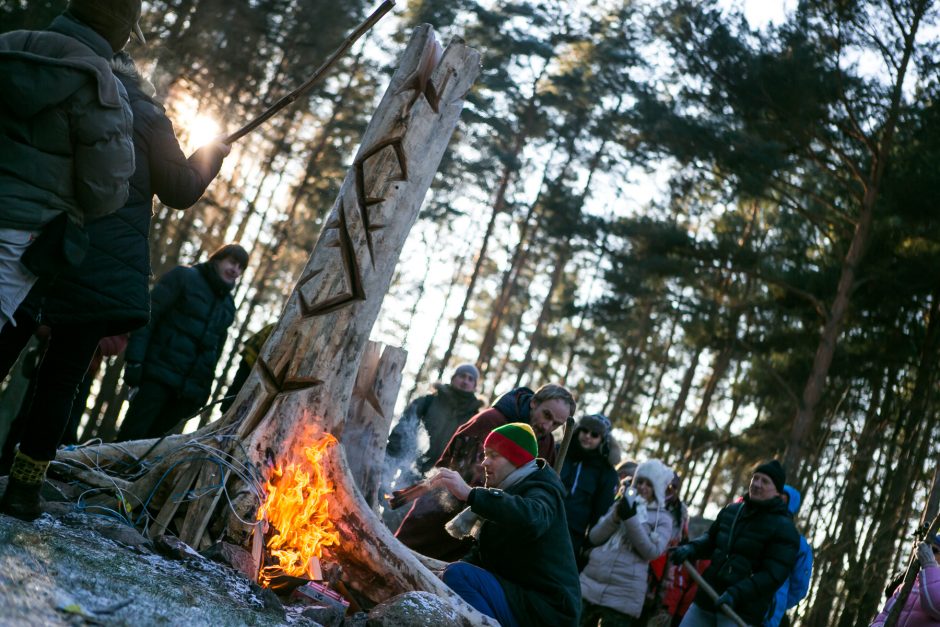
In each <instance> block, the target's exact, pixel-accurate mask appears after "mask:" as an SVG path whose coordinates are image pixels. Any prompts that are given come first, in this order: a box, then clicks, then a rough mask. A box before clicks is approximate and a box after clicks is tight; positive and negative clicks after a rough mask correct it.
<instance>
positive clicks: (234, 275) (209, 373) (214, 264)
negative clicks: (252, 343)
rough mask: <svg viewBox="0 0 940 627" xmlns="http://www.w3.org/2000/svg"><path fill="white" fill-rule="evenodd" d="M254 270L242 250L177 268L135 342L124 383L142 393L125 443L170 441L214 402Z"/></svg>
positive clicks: (124, 429)
mask: <svg viewBox="0 0 940 627" xmlns="http://www.w3.org/2000/svg"><path fill="white" fill-rule="evenodd" d="M247 265H248V252H247V251H246V250H245V249H244V248H242V247H241V246H239V245H238V244H227V245H225V246H222V247H221V248H219V249H218V250H216V251H215V252H214V253H212V255H211V256H210V257H209V260H208V261H206V262H204V263H200V264H196V265H195V266H191V267H190V266H177V267H176V268H174V269H172V270H170V271H169V272H167V273H166V274H165V275H164V276H163V277H162V278H161V279H160V280H159V281H158V282H157V285H156V286H155V287H154V288H153V291H152V292H151V301H152V305H151V314H150V322H149V323H148V324H147V326H146V327H144V328H142V329H140V330H138V331H135V332H134V333H133V334H132V335H131V339H130V342H129V344H128V346H127V352H126V353H125V359H126V360H127V364H126V365H125V367H124V381H125V382H126V383H127V385H128V386H130V387H131V388H137V391H136V393H135V394H134V396H133V398H132V400H131V404H130V407H129V408H128V410H127V415H125V417H124V422H123V423H122V424H121V430H120V432H119V433H118V436H117V439H118V440H119V441H122V440H135V439H142V438H156V437H160V436H162V435H164V434H165V433H166V432H167V431H169V430H171V429H172V428H173V427H174V426H176V425H177V424H178V423H179V422H180V421H181V420H182V419H183V418H186V417H188V416H192V415H193V414H194V413H195V412H196V411H197V410H199V408H200V407H202V406H203V404H204V403H205V402H206V400H208V398H209V393H210V391H211V389H212V381H213V379H214V378H215V365H216V362H218V360H219V356H220V355H221V354H222V347H223V345H224V344H225V337H226V335H227V333H228V328H229V326H231V324H232V322H233V321H234V320H235V301H234V299H233V298H232V289H233V288H234V287H235V282H236V281H237V280H238V278H239V277H240V276H241V274H242V272H243V271H244V270H245V266H247Z"/></svg>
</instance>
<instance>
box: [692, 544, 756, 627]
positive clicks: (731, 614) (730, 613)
mask: <svg viewBox="0 0 940 627" xmlns="http://www.w3.org/2000/svg"><path fill="white" fill-rule="evenodd" d="M682 565H683V566H685V570H686V571H687V572H688V573H689V577H691V578H692V579H694V580H695V583H697V584H698V587H699V588H701V589H702V590H704V591H705V594H707V595H708V596H709V597H710V598H711V600H712V601H717V600H718V593H717V592H715V589H714V588H712V587H711V586H710V585H708V582H707V581H705V578H704V577H702V575H700V574H699V572H698V571H697V570H695V567H694V566H692V564H690V563H689V560H686V561H684V562H682ZM718 607H719V608H721V611H722V612H724V613H725V616H727V617H728V618H730V619H731V620H733V621H734V622H735V623H737V624H738V627H748V624H747V623H745V622H744V620H743V619H742V618H741V617H740V616H738V615H737V613H735V611H734V610H733V609H731V608H730V607H728V606H727V605H724V604H722V605H719V606H718Z"/></svg>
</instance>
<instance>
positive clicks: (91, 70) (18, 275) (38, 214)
mask: <svg viewBox="0 0 940 627" xmlns="http://www.w3.org/2000/svg"><path fill="white" fill-rule="evenodd" d="M139 16H140V0H101V1H92V0H71V1H70V2H69V5H68V9H67V10H66V12H65V13H63V14H62V15H60V16H59V17H57V18H56V19H55V20H54V21H53V22H52V24H51V25H50V26H49V28H48V29H47V30H44V31H22V30H21V31H14V32H10V33H5V34H3V35H0V329H2V328H3V327H4V326H6V325H7V323H11V324H16V323H15V321H14V320H15V319H14V314H15V312H16V309H17V307H18V306H19V304H20V303H21V302H22V301H23V299H24V298H25V297H26V294H27V293H28V292H29V290H30V288H31V287H32V285H33V284H34V283H35V282H36V279H37V275H36V274H35V273H34V270H35V271H38V270H37V268H36V266H35V265H33V264H26V265H24V263H23V255H24V253H25V252H26V249H27V248H29V247H30V246H31V245H32V244H33V242H34V240H35V239H36V238H37V237H38V236H39V234H40V233H41V232H42V231H44V230H46V231H47V235H46V237H45V238H44V239H43V241H44V242H46V243H48V244H49V245H48V246H47V247H46V252H45V253H44V254H43V255H41V256H42V257H44V259H41V260H39V261H44V262H45V261H48V260H50V259H53V258H54V259H56V260H57V261H58V259H59V257H61V259H62V262H63V263H77V262H78V261H80V260H81V256H82V255H83V254H84V250H83V248H84V242H83V237H82V234H81V226H82V225H83V224H84V223H85V222H86V221H87V220H91V219H93V218H96V217H100V216H102V215H106V214H108V213H111V212H113V211H115V210H116V209H118V208H119V207H121V205H123V204H124V201H125V200H127V194H128V179H129V178H130V176H131V173H133V171H134V150H133V146H132V143H131V141H132V140H131V119H132V116H131V109H130V106H129V104H128V100H127V94H126V93H125V91H124V88H123V87H122V86H121V85H120V83H119V82H118V81H117V80H115V78H114V75H113V74H112V72H111V68H110V67H109V65H108V59H110V58H111V55H113V54H114V53H115V52H118V51H119V50H121V49H122V48H123V47H124V45H125V44H126V43H127V40H128V38H129V37H130V34H131V32H132V31H133V32H135V33H139V28H137V20H138V18H139ZM27 265H28V266H29V268H28V267H27Z"/></svg>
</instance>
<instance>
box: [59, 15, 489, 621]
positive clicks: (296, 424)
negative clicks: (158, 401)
mask: <svg viewBox="0 0 940 627" xmlns="http://www.w3.org/2000/svg"><path fill="white" fill-rule="evenodd" d="M479 68H480V55H479V53H478V52H477V51H475V50H473V49H471V48H469V47H467V46H466V45H464V43H463V42H461V41H455V42H453V43H451V44H450V45H449V46H448V47H447V49H446V50H444V51H443V52H442V51H441V48H440V45H439V44H438V43H437V41H436V40H435V38H434V33H433V30H432V28H431V27H430V26H429V25H422V26H419V27H418V28H417V29H415V31H414V33H413V35H412V37H411V40H410V42H409V44H408V46H407V48H406V50H405V52H404V55H403V57H402V60H401V63H400V66H399V68H398V70H397V71H396V72H395V74H394V76H393V77H392V79H391V82H390V85H389V87H388V89H387V90H386V92H385V95H384V97H383V98H382V101H381V103H380V104H379V106H378V108H377V110H376V113H375V115H374V117H373V119H372V121H371V122H370V123H369V125H368V127H367V128H366V130H365V133H364V135H363V139H362V144H361V147H360V149H359V151H358V153H357V155H356V157H355V159H354V161H353V165H352V167H351V168H350V171H349V172H348V173H347V176H346V178H345V180H344V181H343V184H342V187H341V188H340V191H339V195H338V197H337V199H336V201H335V203H334V205H333V207H332V209H331V211H330V215H329V218H328V219H327V221H326V224H325V226H324V228H323V230H322V232H321V234H320V238H319V240H318V241H317V243H316V245H315V247H314V249H313V251H312V253H311V255H310V258H309V260H308V262H307V264H306V267H305V268H304V270H303V272H302V273H301V276H300V279H299V280H298V281H297V283H296V285H295V287H294V290H293V293H292V294H291V295H290V297H289V299H288V301H287V303H286V304H285V306H284V310H283V312H282V314H281V317H280V320H279V322H278V324H277V326H276V327H275V329H274V330H273V331H272V333H271V336H270V337H269V338H268V341H267V342H266V344H265V346H264V348H263V349H262V351H261V353H260V355H259V357H258V359H257V361H256V363H255V366H254V369H253V370H252V373H251V375H250V376H249V378H248V380H247V381H246V383H245V384H244V386H243V387H242V389H241V392H240V393H239V395H238V397H237V398H236V399H235V402H234V403H233V405H232V407H231V408H230V409H229V411H228V412H227V413H226V415H225V416H223V417H222V418H221V419H220V420H219V421H216V422H215V423H212V424H210V425H207V426H206V427H204V428H203V429H201V430H200V431H198V432H196V433H195V434H192V436H190V438H188V439H187V437H186V436H174V437H173V438H168V439H167V440H168V441H167V442H161V443H160V444H159V446H158V447H157V450H158V451H159V452H160V453H161V454H162V455H164V457H163V458H162V459H161V461H160V462H159V463H158V464H157V465H156V466H155V468H158V469H160V470H161V473H162V472H164V471H166V470H167V469H168V468H173V464H174V463H177V462H182V460H184V459H185V455H186V454H185V453H184V452H183V450H184V449H185V447H186V446H187V443H188V442H191V441H192V440H193V439H194V438H197V437H198V438H201V441H202V442H205V441H210V440H211V442H212V443H213V445H214V446H216V448H217V449H218V450H219V451H221V454H223V455H227V456H228V458H229V459H231V460H232V464H231V467H235V466H238V467H246V468H251V469H254V470H255V472H258V473H261V474H266V473H268V472H269V471H270V469H271V468H272V467H273V466H274V465H281V464H283V463H284V462H285V461H286V459H287V458H289V457H290V456H291V455H292V454H293V452H294V451H298V450H300V447H301V446H302V445H303V443H304V440H305V439H309V438H316V437H319V436H321V435H324V434H330V435H332V436H334V437H335V438H337V439H338V440H339V444H338V445H336V446H331V447H330V448H329V450H328V452H327V453H326V456H325V459H326V462H324V464H323V465H322V467H323V468H324V469H326V472H327V475H328V476H329V477H330V479H331V481H332V482H333V484H334V485H335V491H334V492H333V493H332V494H330V495H329V501H330V502H329V506H330V509H329V511H330V518H331V520H332V522H333V523H334V524H335V525H336V527H337V529H338V530H339V531H340V535H341V541H340V542H339V544H338V546H332V547H329V548H328V549H327V551H328V553H329V555H328V557H329V558H330V559H333V560H335V562H336V563H338V564H339V565H340V566H342V568H343V571H344V573H345V574H346V575H345V577H344V578H345V579H346V580H347V585H350V586H353V587H356V588H358V589H359V591H360V592H361V593H362V594H363V595H364V596H365V597H366V598H368V599H370V600H371V601H375V602H378V601H382V600H385V599H387V598H388V597H390V596H393V595H395V594H398V593H401V592H406V591H410V590H426V591H429V592H433V593H435V594H437V595H439V596H442V597H445V598H450V599H452V600H453V602H454V606H455V610H457V612H458V617H457V619H455V623H456V624H467V625H469V624H475V625H481V624H493V623H491V622H490V621H488V620H487V619H486V618H485V617H483V616H482V615H481V614H479V613H477V612H476V611H475V610H473V609H472V608H470V607H469V606H468V605H466V604H464V603H463V602H462V601H461V600H460V599H459V597H457V596H456V595H455V594H454V593H453V592H452V591H451V590H450V589H449V588H448V587H447V586H445V585H444V584H443V583H442V582H441V581H440V579H438V578H437V577H436V576H434V574H433V573H431V572H430V571H429V570H428V569H427V568H426V567H425V566H424V565H423V564H422V561H421V560H420V559H419V558H417V557H415V555H414V554H413V553H412V552H411V551H410V550H408V549H407V548H406V547H404V546H403V545H402V544H401V543H399V542H398V540H397V539H395V538H394V537H393V536H392V534H391V533H390V532H389V531H388V530H387V529H386V528H385V527H384V525H383V524H382V521H381V520H380V519H379V518H378V517H377V516H376V515H375V513H374V512H373V511H372V509H371V507H370V505H369V504H368V503H366V501H365V500H364V499H363V497H362V495H361V494H360V491H359V489H358V488H357V487H356V484H355V479H354V477H353V475H352V474H351V473H350V470H349V465H348V462H347V455H346V452H345V450H344V446H343V443H344V442H343V434H344V430H345V429H344V427H345V423H346V420H347V412H348V410H349V403H350V399H351V397H352V394H353V386H354V383H355V381H356V375H357V372H358V370H359V364H360V359H361V357H362V353H363V350H364V347H365V345H366V342H367V340H368V338H369V334H370V332H371V329H372V326H373V324H374V322H375V320H376V317H377V316H378V313H379V310H380V308H381V304H382V300H383V298H384V296H385V294H386V293H387V291H388V288H389V284H390V283H391V279H392V274H393V271H394V268H395V265H396V264H397V262H398V259H399V256H400V254H401V251H402V249H403V247H404V245H405V240H406V238H407V236H408V233H409V231H410V230H411V228H412V226H413V225H414V222H415V221H416V219H417V216H418V212H419V210H420V207H421V204H422V202H423V199H424V196H425V194H426V193H427V190H428V188H429V187H430V184H431V180H432V179H433V177H434V174H435V173H436V171H437V167H438V165H439V163H440V160H441V157H442V156H443V153H444V150H445V149H446V148H447V145H448V143H449V140H450V137H451V135H452V133H453V130H454V128H455V126H456V124H457V120H458V117H459V115H460V111H461V109H462V107H463V102H464V97H465V95H466V93H467V92H468V91H469V89H470V87H471V86H472V84H473V81H474V80H475V78H476V76H477V74H478V72H479ZM402 359H403V357H401V358H399V360H402ZM393 370H394V368H390V370H389V372H392V371H393ZM399 376H400V375H399ZM387 379H388V380H389V381H393V380H394V377H393V376H391V375H389V376H388V377H387ZM399 384H400V381H397V380H396V381H395V382H394V383H393V385H394V387H395V388H396V389H397V387H398V385H399ZM373 395H374V396H375V397H376V398H375V402H373V403H372V405H373V407H372V410H373V411H374V412H376V413H379V414H382V419H383V420H387V419H389V418H390V410H389V409H388V406H389V403H391V404H392V405H393V404H394V398H393V395H392V394H391V392H385V393H383V392H382V391H381V390H376V391H374V394H373ZM379 396H383V397H384V396H389V397H392V398H391V399H389V398H382V399H380V398H379ZM376 428H378V427H376ZM383 430H384V432H383V433H382V434H381V435H382V440H384V437H385V436H386V435H387V424H386V425H385V427H384V428H383ZM353 431H355V430H354V429H353V428H352V427H351V428H350V437H351V439H352V440H353V441H355V442H361V441H362V439H361V438H357V437H353V435H352V433H353ZM360 431H361V430H360ZM353 441H351V442H350V444H351V445H355V444H354V442H353ZM150 444H152V442H144V443H135V442H131V443H126V444H124V445H123V446H124V447H125V449H126V450H128V451H131V450H133V451H141V450H147V448H148V447H149V445H150ZM382 445H384V441H383V442H382ZM174 446H175V447H176V448H173V447H174ZM92 454H93V453H92V452H91V451H89V450H86V451H84V452H82V453H81V456H85V457H84V459H88V456H89V455H92ZM138 454H139V453H138ZM188 454H189V455H191V454H192V453H191V451H190V453H188ZM81 456H78V455H73V454H66V455H60V459H61V460H62V461H65V460H66V459H69V460H71V461H72V462H73V463H78V462H81V459H79V457H81ZM230 472H231V470H230V468H227V467H226V468H223V467H222V466H221V465H219V464H203V466H202V468H201V469H200V470H199V471H198V472H197V471H196V470H195V467H194V465H192V464H186V465H184V464H182V463H180V471H179V472H177V474H176V475H175V476H176V477H177V480H176V483H175V484H174V485H173V489H172V490H170V492H171V493H172V494H184V493H185V494H195V495H201V496H200V497H199V498H198V499H197V500H190V501H189V502H188V504H187V505H186V507H185V514H184V515H183V520H182V523H179V518H177V519H176V520H177V524H178V528H179V530H180V534H179V535H180V537H181V539H183V540H184V541H186V542H187V543H189V544H191V545H193V546H195V547H197V548H198V547H200V546H205V545H206V544H208V543H209V542H211V541H215V540H217V539H218V537H219V533H220V529H221V528H220V526H219V522H220V521H221V522H222V523H224V530H222V532H221V533H222V535H224V536H225V537H228V538H238V537H239V533H242V534H244V532H246V531H250V529H251V528H253V527H254V526H249V529H247V530H246V528H245V526H246V522H245V521H251V520H253V517H254V514H255V512H256V511H257V509H258V505H259V499H258V496H257V495H258V489H259V488H260V485H251V486H244V485H241V486H240V485H239V481H238V480H237V479H236V478H234V477H232V476H230ZM152 474H153V472H150V473H148V474H147V475H144V476H143V477H141V478H139V479H138V480H137V481H135V482H134V483H135V484H136V483H138V482H141V484H142V485H147V486H148V487H152V486H153V485H155V482H156V481H157V480H156V479H154V478H153V477H152V476H151V475H152ZM370 476H371V475H370ZM368 481H370V482H371V481H372V479H368ZM101 483H102V484H105V483H106V481H104V480H103V481H101ZM226 489H227V491H226ZM129 490H133V491H136V490H135V487H129ZM223 494H225V495H226V498H225V499H224V501H222V502H224V503H225V504H226V507H223V506H222V504H221V503H220V500H221V497H222V495H223ZM372 498H373V500H374V495H372ZM166 501H167V502H166V503H165V505H164V507H167V508H172V511H169V510H168V511H166V512H158V514H157V524H158V526H160V527H164V526H165V525H166V524H168V523H169V522H170V520H171V519H173V518H174V516H175V515H176V511H177V508H179V509H182V508H181V507H180V503H179V502H172V499H169V498H168V499H166ZM230 501H231V508H229V507H227V505H228V504H229V502H230ZM230 510H231V511H230ZM210 523H212V527H211V528H212V529H213V530H214V531H213V532H212V535H213V536H214V537H211V538H210V537H208V536H207V535H206V534H207V529H208V528H209V527H210ZM243 539H245V540H246V543H247V538H243Z"/></svg>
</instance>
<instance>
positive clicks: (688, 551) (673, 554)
mask: <svg viewBox="0 0 940 627" xmlns="http://www.w3.org/2000/svg"><path fill="white" fill-rule="evenodd" d="M694 554H695V547H694V546H692V545H691V544H683V545H682V546H677V547H675V548H673V549H669V559H670V560H671V561H672V563H673V564H681V563H682V562H685V561H687V560H690V559H692V556H693V555H694Z"/></svg>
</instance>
